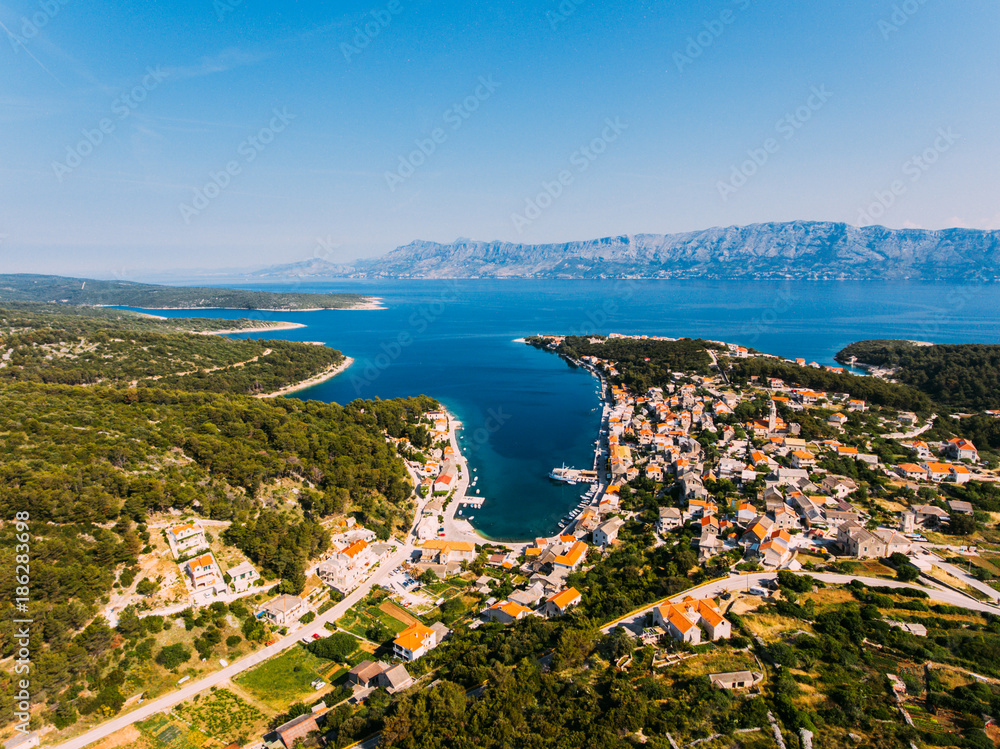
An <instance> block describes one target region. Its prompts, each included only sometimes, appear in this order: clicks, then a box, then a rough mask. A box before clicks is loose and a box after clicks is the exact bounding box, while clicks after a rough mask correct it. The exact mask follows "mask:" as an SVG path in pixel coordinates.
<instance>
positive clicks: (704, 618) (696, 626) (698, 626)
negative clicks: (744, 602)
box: [653, 597, 732, 645]
mask: <svg viewBox="0 0 1000 749" xmlns="http://www.w3.org/2000/svg"><path fill="white" fill-rule="evenodd" d="M653 624H654V625H655V626H658V627H661V628H663V629H664V630H665V631H666V632H667V634H669V635H670V636H671V637H672V638H673V639H675V640H678V641H681V642H688V643H691V644H692V645H698V644H699V643H701V640H702V628H703V629H704V631H705V634H707V635H708V639H709V640H711V641H713V642H714V641H715V640H721V639H726V638H728V637H730V636H731V635H732V625H731V624H730V623H729V620H727V619H725V618H724V617H723V616H722V614H721V613H720V612H719V608H718V606H716V605H715V602H714V601H711V600H709V599H701V600H697V599H694V598H691V597H688V598H685V599H684V600H683V601H680V602H679V603H673V602H668V603H664V604H661V605H659V606H657V607H656V608H654V609H653Z"/></svg>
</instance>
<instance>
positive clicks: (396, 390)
mask: <svg viewBox="0 0 1000 749" xmlns="http://www.w3.org/2000/svg"><path fill="white" fill-rule="evenodd" d="M242 288H258V289H263V290H273V291H280V290H286V291H287V290H295V291H311V292H356V293H360V294H370V295H373V296H378V297H380V298H381V299H383V300H384V303H385V306H386V309H381V310H367V311H360V310H359V311H339V310H325V311H320V312H252V313H249V312H245V311H243V312H241V311H240V310H204V311H190V310H165V311H163V310H150V311H152V312H155V313H156V314H162V315H164V316H170V317H185V316H192V315H196V316H199V317H213V318H226V319H232V318H239V317H251V318H254V319H262V320H284V321H288V322H298V323H303V324H305V325H306V326H307V327H305V328H299V329H294V330H285V331H279V332H276V333H266V334H249V335H245V336H234V337H254V338H276V337H277V338H283V339H288V340H297V341H321V342H323V343H325V344H327V345H329V346H332V347H334V348H337V349H339V350H341V351H343V352H344V353H345V354H347V355H348V356H351V357H353V358H354V359H355V363H354V365H353V366H352V367H351V368H350V369H348V370H347V371H346V372H345V373H344V374H342V375H340V376H339V377H337V378H335V379H334V380H330V381H328V382H326V383H323V384H321V385H318V386H316V387H314V388H311V389H309V390H306V391H302V392H300V393H297V394H295V396H293V397H299V398H307V399H315V400H321V401H326V402H337V403H347V402H349V401H351V400H354V399H355V398H375V397H379V398H394V397H400V396H408V395H418V394H426V395H431V396H433V397H435V398H438V399H439V400H440V401H442V402H443V403H444V404H445V405H446V406H447V407H448V408H449V410H451V411H452V413H454V414H455V415H456V416H457V417H458V418H459V419H460V420H461V421H462V422H463V423H464V425H465V430H464V433H463V450H464V452H465V455H466V457H467V458H468V460H469V463H470V466H471V467H472V468H474V469H476V474H477V475H478V476H479V482H478V484H477V488H478V489H480V491H481V496H483V497H485V498H486V500H487V501H486V504H485V505H484V506H483V507H482V509H480V510H478V511H476V512H475V520H474V521H473V522H474V525H475V526H476V527H477V528H479V529H480V530H481V531H482V532H483V533H485V534H486V535H488V536H490V537H493V538H502V539H510V538H515V539H525V538H531V537H534V536H536V535H549V534H551V533H552V532H553V531H554V530H555V529H556V524H557V522H558V520H559V519H560V518H561V517H563V516H564V515H565V514H566V512H567V510H569V509H570V508H571V507H572V506H574V505H575V504H576V503H577V502H578V501H579V495H580V494H581V492H582V489H581V487H578V486H575V487H571V486H567V485H557V484H554V483H553V482H551V481H550V480H549V479H548V478H547V474H548V472H549V470H551V469H552V468H553V467H555V466H559V465H562V464H564V463H565V464H566V465H570V466H574V467H588V468H589V467H590V465H591V463H592V461H593V448H594V440H595V439H596V438H597V429H598V423H599V400H598V393H597V383H596V380H595V379H594V378H593V377H592V376H591V375H589V374H588V373H586V372H584V371H582V370H579V369H573V368H571V367H569V366H568V365H567V364H566V363H565V362H563V361H562V360H561V359H559V358H558V357H557V356H554V355H552V354H548V353H545V352H542V351H538V350H535V349H533V348H531V347H529V346H526V345H525V344H523V343H517V342H516V341H515V339H518V338H522V337H524V336H528V335H533V334H535V333H605V334H606V333H610V332H619V333H647V334H651V335H666V336H672V337H683V336H688V337H702V338H710V339H715V340H723V341H730V342H733V343H739V344H743V345H745V346H751V347H753V348H756V349H759V350H761V351H765V352H768V353H773V354H779V355H782V356H788V357H804V358H805V359H807V360H809V361H813V360H815V361H818V362H820V363H826V364H832V363H833V355H834V354H835V353H836V352H837V351H838V350H840V349H841V348H843V347H844V346H846V345H847V344H848V343H851V342H852V341H857V340H863V339H866V338H905V339H912V340H922V341H931V342H935V343H1000V286H998V285H987V286H961V285H955V284H932V283H905V282H904V283H875V282H853V281H846V282H825V281H824V282H791V281H789V282H770V281H768V282H765V281H759V282H735V281H534V280H506V281H495V280H459V281H450V280H449V281H343V282H337V283H322V284H319V283H302V284H294V287H293V285H291V284H284V285H282V284H267V285H255V286H252V287H248V286H246V285H242Z"/></svg>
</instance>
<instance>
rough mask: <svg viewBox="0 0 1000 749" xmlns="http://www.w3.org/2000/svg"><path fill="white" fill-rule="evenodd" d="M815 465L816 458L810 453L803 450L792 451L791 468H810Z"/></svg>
mask: <svg viewBox="0 0 1000 749" xmlns="http://www.w3.org/2000/svg"><path fill="white" fill-rule="evenodd" d="M815 465H816V456H815V455H813V454H812V453H807V452H806V451H805V450H794V451H792V467H793V468H812V467H813V466H815Z"/></svg>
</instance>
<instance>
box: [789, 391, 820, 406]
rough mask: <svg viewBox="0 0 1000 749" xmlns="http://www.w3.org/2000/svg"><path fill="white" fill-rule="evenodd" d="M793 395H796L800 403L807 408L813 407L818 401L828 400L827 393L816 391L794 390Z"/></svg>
mask: <svg viewBox="0 0 1000 749" xmlns="http://www.w3.org/2000/svg"><path fill="white" fill-rule="evenodd" d="M792 393H794V394H795V397H796V398H797V399H798V400H799V402H800V403H803V404H805V405H807V406H811V405H813V404H814V403H816V402H817V401H820V400H822V399H824V398H826V393H821V392H818V391H816V390H793V391H792Z"/></svg>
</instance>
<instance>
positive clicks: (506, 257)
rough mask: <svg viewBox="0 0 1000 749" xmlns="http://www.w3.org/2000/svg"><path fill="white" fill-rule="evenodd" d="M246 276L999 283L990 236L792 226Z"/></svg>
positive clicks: (410, 253) (461, 247)
mask: <svg viewBox="0 0 1000 749" xmlns="http://www.w3.org/2000/svg"><path fill="white" fill-rule="evenodd" d="M249 278H255V279H259V280H268V279H275V280H277V279H288V278H315V279H319V278H719V279H755V278H756V279H813V280H822V279H845V280H847V279H856V280H877V279H922V280H961V281H974V280H989V281H994V280H1000V231H978V230H974V229H945V230H941V231H927V230H923V229H886V228H885V227H882V226H866V227H861V228H859V227H856V226H851V225H848V224H842V223H823V222H809V221H795V222H789V223H770V224H752V225H750V226H743V227H737V226H733V227H728V228H716V229H706V230H704V231H697V232H687V233H684V234H634V235H623V236H617V237H605V238H604V239H594V240H588V241H580V242H565V243H563V244H543V245H527V244H514V243H510V242H477V241H473V240H468V239H460V240H457V241H456V242H454V243H452V244H439V243H437V242H422V241H417V242H412V243H411V244H408V245H406V246H404V247H399V248H397V249H395V250H393V251H392V252H390V253H388V254H386V255H383V256H382V257H379V258H374V259H368V260H361V261H358V262H356V263H354V264H353V265H335V264H332V263H329V262H326V261H324V260H321V259H313V260H308V261H305V262H303V263H293V264H290V265H281V266H274V267H271V268H267V269H265V270H262V271H258V272H256V273H254V274H252V275H251V276H249Z"/></svg>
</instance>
